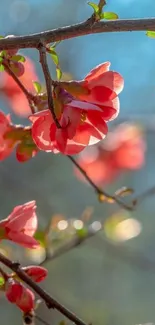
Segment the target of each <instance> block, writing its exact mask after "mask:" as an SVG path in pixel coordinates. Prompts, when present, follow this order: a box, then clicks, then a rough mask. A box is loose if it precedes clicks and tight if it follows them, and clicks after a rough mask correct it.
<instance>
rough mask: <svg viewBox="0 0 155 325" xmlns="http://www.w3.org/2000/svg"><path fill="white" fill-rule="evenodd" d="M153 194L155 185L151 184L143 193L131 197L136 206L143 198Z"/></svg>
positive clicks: (154, 193)
mask: <svg viewBox="0 0 155 325" xmlns="http://www.w3.org/2000/svg"><path fill="white" fill-rule="evenodd" d="M152 195H155V186H152V187H151V188H149V189H147V190H145V191H144V192H143V193H141V194H139V195H137V196H136V197H135V198H134V199H133V205H135V206H137V205H139V204H140V203H141V202H143V200H144V199H146V198H148V197H150V196H152Z"/></svg>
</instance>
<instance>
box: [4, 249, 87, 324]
mask: <svg viewBox="0 0 155 325" xmlns="http://www.w3.org/2000/svg"><path fill="white" fill-rule="evenodd" d="M0 262H1V263H2V264H3V265H5V266H7V267H8V268H9V269H11V270H12V271H13V272H15V273H16V274H17V275H18V276H19V278H20V279H21V280H22V281H24V283H26V284H27V285H28V286H29V287H30V288H31V289H33V290H34V291H35V292H36V293H37V294H38V295H39V296H40V297H41V298H42V300H43V301H44V302H45V303H46V305H47V307H48V308H53V309H56V310H58V311H59V312H60V313H61V314H63V315H64V316H65V317H67V318H68V319H69V320H70V321H72V322H73V323H75V324H76V325H86V323H84V322H83V320H81V319H80V318H78V317H77V316H76V315H75V314H73V313H72V312H71V311H69V310H68V309H67V308H66V307H64V306H63V305H61V304H60V303H59V302H58V301H57V300H55V299H54V298H53V297H51V296H50V295H49V294H48V293H47V292H46V291H44V290H43V289H42V288H40V287H39V286H38V285H37V284H36V283H35V282H33V281H32V279H31V278H30V277H29V276H28V275H27V274H26V273H25V272H24V271H23V270H22V268H21V267H20V264H19V263H15V262H12V261H11V260H10V259H8V258H7V257H5V256H4V255H3V254H1V253H0Z"/></svg>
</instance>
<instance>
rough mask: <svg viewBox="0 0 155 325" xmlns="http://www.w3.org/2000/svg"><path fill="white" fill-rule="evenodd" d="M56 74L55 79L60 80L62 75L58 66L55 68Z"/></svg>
mask: <svg viewBox="0 0 155 325" xmlns="http://www.w3.org/2000/svg"><path fill="white" fill-rule="evenodd" d="M56 74H57V79H58V80H60V79H61V77H62V71H61V70H60V68H56Z"/></svg>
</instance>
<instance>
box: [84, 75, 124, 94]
mask: <svg viewBox="0 0 155 325" xmlns="http://www.w3.org/2000/svg"><path fill="white" fill-rule="evenodd" d="M97 86H103V87H106V88H109V89H111V91H113V92H115V93H116V94H117V95H118V94H119V93H120V92H121V91H122V89H123V87H124V79H123V77H122V76H121V75H120V74H119V73H118V72H114V71H107V72H105V73H104V74H103V75H100V76H99V78H97V79H95V80H92V81H91V82H90V83H89V84H88V87H89V89H92V88H94V87H97Z"/></svg>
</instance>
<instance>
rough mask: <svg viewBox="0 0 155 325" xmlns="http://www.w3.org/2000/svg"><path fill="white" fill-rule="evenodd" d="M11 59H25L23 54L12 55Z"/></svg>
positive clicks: (16, 60)
mask: <svg viewBox="0 0 155 325" xmlns="http://www.w3.org/2000/svg"><path fill="white" fill-rule="evenodd" d="M11 60H13V61H15V62H25V61H26V59H25V58H24V56H22V55H19V54H18V55H13V56H12V58H11Z"/></svg>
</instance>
